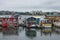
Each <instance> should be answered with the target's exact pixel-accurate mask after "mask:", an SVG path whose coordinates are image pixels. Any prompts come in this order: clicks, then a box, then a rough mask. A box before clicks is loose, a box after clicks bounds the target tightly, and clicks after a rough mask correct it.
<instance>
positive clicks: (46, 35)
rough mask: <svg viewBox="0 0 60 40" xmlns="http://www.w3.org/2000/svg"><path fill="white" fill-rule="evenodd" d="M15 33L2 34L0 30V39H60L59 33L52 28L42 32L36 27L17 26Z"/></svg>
mask: <svg viewBox="0 0 60 40" xmlns="http://www.w3.org/2000/svg"><path fill="white" fill-rule="evenodd" d="M51 30H52V29H51ZM17 33H18V34H15V35H14V34H12V35H8V34H6V35H3V33H2V32H0V40H60V33H59V32H56V31H53V30H52V31H51V32H42V30H41V29H38V28H30V29H27V28H23V27H19V29H18V32H17Z"/></svg>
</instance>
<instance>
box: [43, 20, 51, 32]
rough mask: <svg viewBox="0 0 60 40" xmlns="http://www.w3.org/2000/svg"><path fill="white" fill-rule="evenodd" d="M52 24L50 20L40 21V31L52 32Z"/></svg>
mask: <svg viewBox="0 0 60 40" xmlns="http://www.w3.org/2000/svg"><path fill="white" fill-rule="evenodd" d="M51 29H52V23H51V21H50V20H48V19H45V20H43V21H42V31H43V32H51V31H52V30H51Z"/></svg>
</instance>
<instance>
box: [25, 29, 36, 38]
mask: <svg viewBox="0 0 60 40" xmlns="http://www.w3.org/2000/svg"><path fill="white" fill-rule="evenodd" d="M25 35H26V36H27V37H29V38H34V37H36V30H32V29H30V30H29V29H28V28H26V30H25Z"/></svg>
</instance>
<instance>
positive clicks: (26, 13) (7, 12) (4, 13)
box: [0, 11, 32, 15]
mask: <svg viewBox="0 0 60 40" xmlns="http://www.w3.org/2000/svg"><path fill="white" fill-rule="evenodd" d="M11 14H18V15H32V14H31V13H29V12H10V11H0V15H11Z"/></svg>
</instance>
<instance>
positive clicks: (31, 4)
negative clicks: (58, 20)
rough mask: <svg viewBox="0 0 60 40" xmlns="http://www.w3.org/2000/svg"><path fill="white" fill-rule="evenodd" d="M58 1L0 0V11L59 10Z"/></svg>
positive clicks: (59, 1)
mask: <svg viewBox="0 0 60 40" xmlns="http://www.w3.org/2000/svg"><path fill="white" fill-rule="evenodd" d="M59 8H60V0H0V10H10V11H31V10H50V11H52V10H58V11H59V10H60V9H59Z"/></svg>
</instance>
